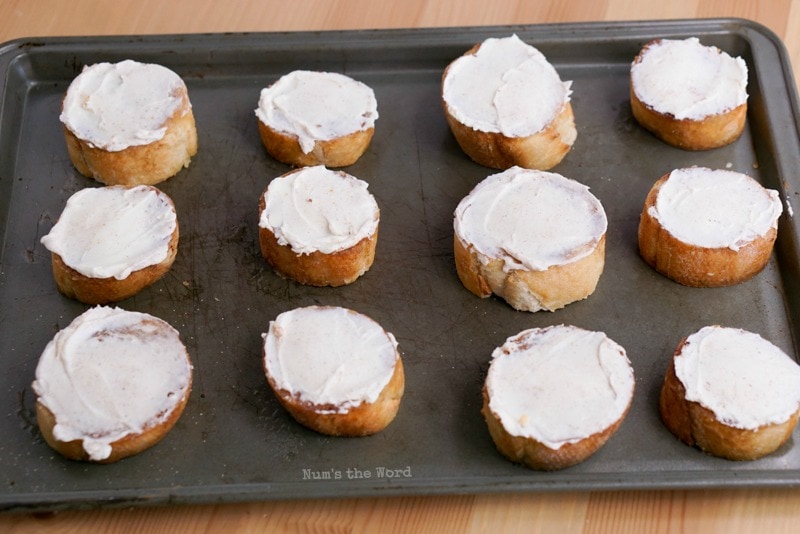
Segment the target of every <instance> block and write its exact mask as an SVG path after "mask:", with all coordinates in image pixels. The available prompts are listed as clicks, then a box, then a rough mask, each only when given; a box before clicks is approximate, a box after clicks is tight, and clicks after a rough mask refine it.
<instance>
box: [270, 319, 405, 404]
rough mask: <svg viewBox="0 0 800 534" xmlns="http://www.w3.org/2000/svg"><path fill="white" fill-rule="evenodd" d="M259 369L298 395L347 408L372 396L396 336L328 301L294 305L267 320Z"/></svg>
mask: <svg viewBox="0 0 800 534" xmlns="http://www.w3.org/2000/svg"><path fill="white" fill-rule="evenodd" d="M262 337H263V338H264V354H265V369H266V372H267V374H268V376H269V377H271V378H272V380H273V381H274V383H275V385H276V386H277V387H278V388H279V389H281V390H285V391H288V392H289V393H290V394H291V395H293V396H295V397H296V398H299V399H300V400H302V401H307V402H310V403H313V404H316V405H318V406H330V409H327V408H326V409H325V410H324V411H322V413H347V412H349V411H350V410H351V409H352V408H355V407H357V406H359V405H360V404H361V403H365V402H366V403H372V402H375V401H376V400H377V399H378V397H379V396H380V393H381V391H383V389H384V388H385V387H386V385H387V384H388V383H389V380H390V379H391V378H392V375H393V374H394V370H395V365H396V364H397V358H398V354H397V341H396V340H395V338H394V336H393V335H392V334H391V333H389V332H386V331H385V330H384V329H383V328H382V327H381V326H380V325H379V324H378V323H376V322H375V321H373V320H372V319H370V318H369V317H367V316H366V315H363V314H361V313H358V312H355V311H353V310H349V309H346V308H340V307H334V306H309V307H305V308H296V309H294V310H290V311H287V312H284V313H281V314H280V315H278V316H277V318H276V319H275V320H274V321H271V322H270V325H269V331H268V332H267V333H266V334H262Z"/></svg>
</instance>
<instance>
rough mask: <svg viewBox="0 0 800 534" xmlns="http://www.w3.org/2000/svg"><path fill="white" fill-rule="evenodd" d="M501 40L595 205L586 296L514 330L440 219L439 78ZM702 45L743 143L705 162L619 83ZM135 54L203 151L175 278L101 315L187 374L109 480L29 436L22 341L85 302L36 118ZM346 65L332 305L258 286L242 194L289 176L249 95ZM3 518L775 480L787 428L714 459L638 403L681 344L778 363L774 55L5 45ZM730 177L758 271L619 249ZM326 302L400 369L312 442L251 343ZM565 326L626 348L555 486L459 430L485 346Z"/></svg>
mask: <svg viewBox="0 0 800 534" xmlns="http://www.w3.org/2000/svg"><path fill="white" fill-rule="evenodd" d="M512 33H516V34H518V35H519V36H520V37H521V38H522V39H524V40H525V41H527V42H529V43H531V44H533V45H535V46H537V47H538V48H539V49H540V50H542V51H543V52H544V53H545V55H546V56H547V57H548V58H549V59H550V61H551V62H552V63H553V64H554V65H555V66H556V68H557V69H558V71H559V73H560V74H561V76H562V78H563V79H565V80H573V91H574V93H573V106H574V111H575V116H576V122H577V128H578V139H577V142H576V143H575V145H574V147H573V150H572V151H571V152H570V153H569V154H568V155H567V157H566V159H565V160H564V161H563V162H562V163H561V164H559V165H558V166H557V167H556V168H555V169H554V171H556V172H559V173H561V174H563V175H565V176H568V177H570V178H574V179H576V180H579V181H581V182H583V183H585V184H587V185H589V186H590V188H591V190H592V191H593V193H594V194H595V195H596V196H597V197H598V198H599V199H600V200H601V202H602V203H603V205H604V206H605V209H606V211H607V213H608V218H609V230H608V243H607V260H606V266H605V272H604V273H603V275H602V277H601V279H600V283H599V285H598V288H597V291H596V292H595V293H594V294H593V295H592V296H591V297H589V298H588V299H586V300H584V301H581V302H577V303H574V304H571V305H569V306H567V307H566V308H564V309H562V310H559V311H557V312H554V313H550V312H539V313H535V314H533V313H527V312H517V311H515V310H513V309H511V308H510V307H509V306H508V305H507V304H506V303H505V302H503V301H502V300H499V299H497V298H488V299H479V298H477V297H475V296H473V295H472V294H471V293H469V292H468V291H467V290H466V289H464V288H463V287H462V285H461V283H460V282H459V280H458V278H457V276H456V272H455V267H454V263H453V254H452V238H453V234H452V213H453V210H454V208H455V206H456V205H457V203H458V201H459V200H460V199H461V198H462V197H463V196H464V195H465V194H466V193H467V192H468V191H469V190H470V189H471V188H472V187H473V186H474V185H475V184H477V183H478V182H479V181H480V180H482V179H483V178H484V177H486V176H487V175H488V174H491V173H493V172H496V171H493V170H491V169H487V168H484V167H481V166H479V165H476V164H474V163H472V162H471V161H470V160H469V159H468V158H467V157H466V156H464V154H463V153H462V152H461V151H460V150H459V148H458V146H457V145H456V143H455V141H454V139H453V137H452V136H451V134H450V132H449V130H448V128H447V125H446V123H445V120H444V117H443V114H442V110H441V105H440V100H439V83H440V79H441V73H442V70H443V69H444V67H445V66H446V65H447V63H449V62H450V61H451V60H452V59H454V58H455V57H456V56H458V55H460V54H462V53H463V52H464V51H466V50H467V49H468V48H470V47H471V46H472V45H473V44H475V43H477V42H480V41H482V40H483V39H484V38H486V37H496V36H506V35H511V34H512ZM689 36H697V37H700V38H701V40H702V42H704V43H706V44H713V45H717V46H719V47H720V48H722V49H724V50H726V51H728V52H729V53H731V54H735V55H740V56H742V57H743V58H744V59H745V60H746V61H747V64H748V67H749V71H750V81H749V88H748V90H749V94H750V100H749V112H748V121H747V127H746V130H745V132H744V134H743V136H742V137H741V138H740V139H739V140H738V141H736V142H735V143H734V144H733V145H730V146H728V147H724V148H720V149H717V150H712V151H707V152H698V153H691V152H684V151H681V150H678V149H675V148H671V147H668V146H666V145H664V144H663V143H661V142H659V141H658V140H656V139H655V138H654V137H653V136H652V135H650V134H648V133H647V132H645V131H644V130H643V129H641V128H640V127H639V126H638V125H637V124H636V123H635V122H634V120H633V118H632V117H631V113H630V110H629V99H628V81H627V76H628V70H629V66H630V62H631V60H632V59H633V57H634V56H635V55H636V53H637V52H638V50H639V49H640V47H641V46H642V45H643V44H644V43H645V42H647V41H649V40H650V39H653V38H656V37H671V38H683V37H689ZM125 58H133V59H137V60H140V61H149V62H157V63H161V64H164V65H166V66H168V67H170V68H172V69H174V70H175V71H176V72H178V73H179V74H180V75H181V76H182V77H183V78H184V79H185V80H186V82H187V84H188V87H189V94H190V98H191V101H192V104H193V106H194V112H195V116H196V121H197V129H198V132H199V141H200V151H199V153H198V155H197V156H196V157H195V158H194V160H193V161H192V164H191V166H190V167H189V168H188V169H185V170H183V171H182V172H180V174H178V175H177V176H175V177H173V178H171V179H170V180H168V181H167V182H164V183H163V184H161V188H162V189H163V190H164V191H166V192H167V193H168V194H169V195H170V196H171V197H172V198H173V199H174V201H175V203H176V205H177V210H178V216H179V220H180V225H181V241H180V248H179V252H178V257H177V260H176V261H175V264H174V266H173V268H172V271H171V272H170V273H169V274H168V275H167V276H166V277H165V278H164V279H163V280H161V281H160V282H158V283H157V284H156V285H154V286H152V287H150V288H148V289H146V290H145V291H143V292H142V293H140V294H139V295H137V296H135V297H133V298H131V299H128V300H126V301H123V302H121V303H120V304H119V305H120V306H121V307H123V308H126V309H131V310H139V311H145V312H148V313H152V314H154V315H157V316H159V317H161V318H163V319H165V320H167V321H169V322H170V323H171V324H172V325H174V326H175V327H176V328H177V329H178V330H179V331H180V333H181V335H182V338H183V340H184V341H185V343H186V345H187V346H188V349H189V351H190V353H191V355H192V357H193V360H194V363H195V381H194V389H193V392H192V395H191V398H190V401H189V404H188V407H187V409H186V411H185V413H184V415H183V417H182V418H181V420H180V421H179V422H178V424H177V425H176V427H175V428H174V429H173V430H172V432H171V433H170V434H169V435H168V436H167V437H166V438H165V439H164V440H163V441H162V442H161V443H160V444H158V445H157V446H156V447H154V448H152V449H150V450H148V451H146V452H144V453H142V454H140V455H138V456H136V457H132V458H128V459H126V460H123V461H121V462H118V463H116V464H113V465H103V466H100V465H88V464H83V463H76V462H71V461H67V460H64V459H62V458H61V457H60V456H59V455H57V454H55V453H54V452H53V451H51V450H50V449H49V448H48V446H47V445H46V444H45V443H44V441H43V440H42V438H41V436H40V434H39V432H38V430H37V429H36V426H35V419H34V411H33V401H34V398H33V394H32V391H31V388H30V384H31V381H32V380H33V377H34V370H35V366H36V362H37V360H38V357H39V355H40V354H41V351H42V349H43V348H44V346H45V345H46V343H47V342H48V341H49V340H50V338H51V337H52V336H53V335H54V334H55V333H56V331H57V330H59V329H60V328H63V327H64V326H66V325H67V324H68V323H69V322H70V321H72V319H73V318H74V317H76V316H77V315H79V314H80V313H81V312H83V311H84V310H85V309H86V306H84V305H82V304H79V303H77V302H74V301H71V300H69V299H67V298H64V297H62V296H61V295H59V294H58V292H57V291H56V288H55V284H54V282H53V280H52V275H51V271H50V258H49V254H48V253H47V251H46V250H45V249H44V248H43V246H42V245H41V244H40V243H39V239H40V237H41V236H42V235H43V234H45V233H46V232H48V231H49V229H50V227H51V226H52V224H53V223H54V220H55V219H56V218H57V216H58V215H59V213H60V212H61V209H62V208H63V206H64V203H65V201H66V199H67V198H68V197H69V196H70V195H71V194H72V193H74V192H75V191H77V190H79V189H81V188H83V187H90V186H94V185H96V184H95V183H94V182H92V181H91V180H88V179H86V178H83V177H81V176H80V175H78V174H77V173H76V171H75V170H74V169H73V168H72V166H71V165H70V162H69V159H68V157H67V152H66V148H65V144H64V139H63V136H62V132H61V126H60V123H59V120H58V114H59V106H60V101H61V98H62V95H63V93H64V91H65V90H66V88H67V85H68V84H69V82H70V81H71V80H72V79H73V78H74V76H76V75H77V73H78V72H79V71H80V69H81V67H82V66H83V65H85V64H91V63H95V62H98V61H119V60H122V59H125ZM301 68H302V69H315V70H330V71H338V72H343V73H346V74H348V75H350V76H352V77H354V78H357V79H359V80H361V81H364V82H365V83H367V84H369V85H371V86H372V87H373V88H374V89H375V92H376V95H377V98H378V106H379V113H380V118H379V119H378V121H377V126H376V132H375V136H374V138H373V141H372V144H371V145H370V147H369V149H368V151H367V152H366V154H365V155H364V156H363V157H362V158H361V159H360V160H359V161H358V162H357V163H356V164H355V165H352V166H351V167H348V168H347V169H346V170H347V171H348V172H350V173H351V174H353V175H355V176H357V177H359V178H361V179H363V180H365V181H367V182H369V184H370V190H371V191H372V193H373V194H374V195H375V197H376V198H377V200H378V203H379V205H380V208H381V229H380V239H379V242H378V247H377V255H376V260H375V263H374V265H373V267H372V269H371V270H370V271H369V272H368V273H367V274H366V275H365V276H363V277H362V278H360V279H359V280H358V281H357V282H356V283H354V284H352V285H350V286H346V287H342V288H310V287H303V286H300V285H297V284H295V283H293V282H290V281H287V280H283V279H281V278H279V277H278V276H276V275H275V274H274V273H273V272H272V271H271V270H270V269H269V268H268V267H267V266H266V265H265V263H264V261H263V260H262V259H261V257H260V255H259V251H258V244H257V232H256V212H257V203H258V201H257V199H258V196H259V194H260V193H261V191H262V190H263V188H264V187H265V186H266V184H267V183H268V182H269V180H271V179H272V178H274V177H276V176H278V175H280V174H282V173H284V172H286V171H287V170H289V169H288V167H287V166H285V165H282V164H279V163H277V162H275V161H274V160H272V159H271V158H270V157H269V156H268V155H267V154H266V153H265V151H264V149H263V148H262V146H261V144H260V140H259V136H258V132H257V127H256V119H255V116H254V112H253V110H254V109H255V106H256V103H257V100H258V96H259V91H260V89H261V88H262V87H263V86H265V85H267V84H269V83H271V82H272V81H274V80H275V79H277V78H278V77H279V76H280V75H282V74H284V73H286V72H288V71H290V70H294V69H301ZM0 75H2V91H3V92H2V98H1V99H0V105H2V108H0V225H2V233H1V235H2V248H1V249H0V406H2V414H1V415H0V436H2V439H0V473H2V474H0V509H4V510H29V509H61V508H75V507H83V508H85V507H96V506H112V505H125V506H130V505H148V504H159V503H209V502H212V503H213V502H230V501H242V500H258V499H272V498H295V497H299V498H314V497H331V496H363V495H409V494H414V495H420V494H441V493H452V494H455V493H474V492H495V491H555V490H593V489H637V488H638V489H640V488H709V487H742V486H759V487H761V486H764V487H766V486H771V487H774V486H795V485H798V484H800V443H798V442H799V441H800V430H799V431H796V432H795V433H794V437H793V439H792V440H791V441H790V442H789V443H788V444H787V445H786V446H784V447H783V448H781V449H780V450H779V451H777V452H776V453H774V454H772V455H770V456H769V457H767V458H764V459H761V460H758V461H754V462H747V463H741V462H730V461H727V460H721V459H716V458H713V457H710V456H708V455H706V454H703V453H702V452H700V451H698V450H696V449H693V448H690V447H687V446H685V445H683V444H681V443H680V442H678V441H677V439H675V438H674V437H672V435H671V434H670V433H669V432H668V431H667V430H666V429H665V428H664V427H663V426H662V424H661V422H660V420H659V416H658V409H657V397H658V391H659V388H660V384H661V381H662V377H663V374H664V371H665V370H666V366H667V363H668V360H669V357H670V356H671V354H672V352H673V350H674V349H675V347H676V345H677V343H678V342H679V340H680V339H681V338H682V337H683V336H685V335H688V334H689V333H692V332H694V331H695V330H697V329H699V328H700V327H702V326H704V325H707V324H724V325H727V326H736V327H742V328H746V329H748V330H751V331H754V332H758V333H760V334H761V335H763V336H764V337H766V338H768V339H770V340H771V341H773V342H774V343H776V344H777V345H779V346H780V347H782V348H783V349H784V350H786V351H787V352H788V353H789V354H791V355H793V356H794V357H795V358H796V357H797V339H798V335H797V334H798V330H797V329H798V321H797V319H798V308H797V304H798V302H800V299H798V290H799V288H798V280H800V277H798V259H799V256H798V225H797V221H796V220H795V218H794V217H793V215H792V214H793V211H794V210H793V205H794V204H796V203H797V201H798V200H797V196H798V194H799V193H798V191H800V189H799V187H800V183H799V182H798V178H797V173H796V170H797V169H798V168H800V142H798V109H797V95H796V90H795V82H794V79H793V76H792V73H791V69H790V66H789V63H788V61H787V54H786V52H785V49H784V47H783V45H782V44H781V42H780V41H779V40H778V39H777V38H776V37H775V35H773V34H772V33H771V32H769V31H768V30H766V29H765V28H763V27H761V26H759V25H757V24H754V23H751V22H748V21H745V20H738V19H733V20H732V19H714V20H694V21H658V22H641V23H637V22H633V23H586V24H563V25H532V26H503V27H473V28H448V29H415V30H387V31H348V32H323V33H319V32H313V33H312V32H307V33H306V32H299V33H267V34H259V33H250V34H225V35H177V36H176V35H171V36H145V37H140V36H136V37H97V38H92V37H85V38H46V39H25V40H17V41H13V42H10V43H6V44H5V45H4V46H3V47H2V48H0ZM689 165H705V166H709V167H713V168H730V169H733V170H737V171H741V172H745V173H748V174H750V175H751V176H754V177H755V178H757V179H758V180H759V181H760V182H761V183H763V184H764V185H765V186H767V187H770V188H774V189H777V190H778V191H780V193H781V197H782V199H783V201H784V207H785V213H784V216H783V217H782V219H781V221H780V229H779V236H778V241H777V244H776V248H775V253H774V254H773V257H772V259H771V261H770V263H769V265H768V266H767V268H766V269H765V271H763V272H762V273H760V274H759V275H758V276H757V277H756V278H754V279H752V280H750V281H748V282H746V283H743V284H741V285H738V286H734V287H730V288H721V289H693V288H687V287H682V286H680V285H678V284H676V283H674V282H671V281H669V280H667V279H666V278H664V277H662V276H660V275H659V274H657V273H655V272H654V271H653V270H652V269H650V268H649V267H648V266H647V265H645V264H644V262H643V261H642V260H641V259H640V258H639V256H638V253H637V246H636V231H637V225H638V220H639V213H640V211H641V207H642V203H643V201H644V198H645V195H646V193H647V191H648V190H649V188H650V186H651V185H652V184H653V182H654V181H655V180H656V179H657V178H658V177H660V176H661V175H662V174H664V173H665V172H668V171H669V170H672V169H674V168H677V167H682V166H689ZM310 304H328V305H339V306H346V307H350V308H353V309H355V310H358V311H360V312H362V313H365V314H367V315H369V316H371V317H373V318H374V319H376V320H377V321H378V322H379V323H381V325H383V327H384V328H386V329H387V330H388V331H390V332H392V333H393V334H394V335H395V336H396V338H397V340H398V342H399V346H400V350H401V353H402V356H403V360H404V362H405V368H406V393H405V396H404V399H403V402H402V405H401V408H400V411H399V414H398V415H397V418H396V419H395V421H394V422H393V423H392V424H391V425H390V426H389V427H388V428H387V429H386V430H385V431H384V432H382V433H380V434H378V435H375V436H372V437H367V438H357V439H352V438H331V437H325V436H322V435H319V434H316V433H314V432H312V431H310V430H307V429H305V428H303V427H301V426H300V425H299V424H297V423H295V422H294V421H293V420H292V419H291V418H290V417H289V416H288V415H287V414H286V413H285V412H284V411H283V410H282V409H281V408H280V407H279V405H278V403H277V401H276V400H275V399H274V398H273V396H272V394H271V393H270V392H269V390H268V387H267V384H266V380H265V378H264V376H263V373H262V371H261V362H260V344H261V337H260V335H261V333H262V332H264V331H266V329H267V325H268V323H269V321H270V320H271V319H273V318H274V317H275V316H276V315H277V314H278V313H280V312H282V311H285V310H287V309H291V308H294V307H297V306H304V305H310ZM562 323H564V324H574V325H576V326H580V327H583V328H588V329H593V330H602V331H604V332H606V333H607V334H608V335H609V336H610V337H611V338H612V339H614V340H616V341H617V342H618V343H620V344H621V345H622V346H624V347H625V348H626V349H627V352H628V355H629V357H630V359H631V361H632V363H633V367H634V371H635V374H636V394H635V399H634V402H633V406H632V409H631V411H630V413H629V415H628V417H627V419H626V420H625V422H624V424H623V425H622V427H621V428H620V430H619V431H618V432H617V434H616V435H614V436H613V437H612V439H611V440H610V441H609V442H608V443H607V444H606V446H605V447H604V448H602V449H601V450H600V451H599V452H598V453H597V454H595V455H594V456H593V457H591V458H589V459H588V460H587V461H585V462H584V463H582V464H580V465H578V466H575V467H573V468H570V469H566V470H563V471H558V472H551V473H547V472H536V471H532V470H529V469H527V468H524V467H521V466H518V465H514V464H512V463H510V462H508V461H506V460H505V459H503V458H502V457H501V456H500V455H499V454H498V453H497V452H496V450H495V448H494V446H493V444H492V442H491V439H490V438H489V435H488V433H487V431H486V428H485V425H484V422H483V419H482V417H481V415H480V411H479V410H480V404H481V396H480V390H481V385H482V381H483V378H484V375H485V372H486V369H487V366H488V361H489V357H490V354H491V352H492V350H493V349H494V347H496V346H497V345H499V344H501V343H502V342H503V341H504V340H505V339H506V338H507V337H508V336H510V335H513V334H516V333H517V332H519V331H520V330H522V329H524V328H529V327H534V326H546V325H551V324H562Z"/></svg>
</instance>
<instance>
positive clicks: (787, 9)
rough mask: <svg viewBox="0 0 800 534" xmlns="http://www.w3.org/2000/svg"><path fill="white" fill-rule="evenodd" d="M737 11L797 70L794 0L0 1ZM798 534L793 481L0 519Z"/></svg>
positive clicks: (89, 23) (75, 9) (168, 18)
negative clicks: (772, 37)
mask: <svg viewBox="0 0 800 534" xmlns="http://www.w3.org/2000/svg"><path fill="white" fill-rule="evenodd" d="M706 17H742V18H747V19H751V20H754V21H756V22H759V23H761V24H763V25H765V26H766V27H768V28H769V29H771V30H772V31H774V32H775V33H776V34H777V35H778V36H779V37H781V38H782V39H783V40H784V43H785V44H786V47H787V49H788V51H789V53H790V56H791V60H792V64H793V65H794V70H795V71H797V70H798V68H800V63H799V62H800V1H792V0H769V1H767V0H760V1H759V0H751V1H747V0H702V1H701V0H669V1H666V0H656V1H653V0H638V1H636V0H541V1H531V0H514V1H512V0H491V1H489V0H464V1H427V0H397V1H378V0H291V1H286V0H225V1H224V2H223V1H216V0H167V1H164V0H69V1H64V0H2V1H1V2H0V41H2V42H5V41H8V40H10V39H14V38H18V37H33V36H66V35H77V36H81V35H113V34H119V35H131V34H153V33H195V32H237V31H276V30H331V29H366V28H404V27H437V26H474V25H494V24H530V23H546V22H578V21H600V20H652V19H683V18H706ZM265 531H266V532H272V531H275V532H316V531H324V532H371V531H380V532H408V531H411V532H439V533H442V532H515V531H524V532H537V531H543V532H559V533H571V532H586V533H599V532H614V533H624V532H631V533H640V532H663V533H672V532H703V533H711V532H725V533H726V534H735V533H740V532H763V533H765V534H766V533H769V534H777V533H781V532H787V533H788V532H792V533H795V532H800V488H791V489H775V490H770V489H744V490H697V491H679V490H675V491H631V492H600V491H598V492H586V493H537V494H493V495H458V496H432V497H408V498H405V497H397V498H361V499H331V500H295V501H276V502H255V503H242V504H226V505H204V506H188V505H187V506H161V507H150V508H148V507H145V508H131V509H109V510H96V511H68V512H59V513H48V514H25V513H10V514H2V515H0V532H4V533H18V532H81V533H83V532H227V533H240V532H265Z"/></svg>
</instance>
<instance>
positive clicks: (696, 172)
mask: <svg viewBox="0 0 800 534" xmlns="http://www.w3.org/2000/svg"><path fill="white" fill-rule="evenodd" d="M782 212H783V205H782V204H781V201H780V198H779V196H778V192H777V191H774V190H772V189H765V188H764V187H763V186H762V185H761V184H759V183H758V182H756V181H755V180H754V179H753V178H751V177H749V176H747V175H746V174H741V173H737V172H734V171H727V170H712V169H708V168H705V167H689V168H686V169H676V170H674V171H672V172H671V173H670V175H669V177H668V178H667V179H666V180H665V181H664V182H663V183H662V184H661V187H660V189H659V191H658V196H657V197H656V201H655V205H653V206H651V207H649V208H648V213H649V214H650V216H651V217H653V218H654V219H655V220H657V221H658V222H659V223H660V224H661V226H662V227H663V228H664V229H665V230H667V231H668V232H669V233H670V234H672V235H673V236H674V237H676V238H677V239H679V240H681V241H683V242H684V243H688V244H691V245H695V246H698V247H705V248H729V249H731V250H734V251H736V250H739V249H740V248H741V247H742V246H744V245H746V244H747V243H749V242H751V241H753V240H754V239H756V238H758V237H761V236H764V235H766V234H767V232H769V231H770V229H772V228H777V226H778V218H779V217H780V216H781V213H782Z"/></svg>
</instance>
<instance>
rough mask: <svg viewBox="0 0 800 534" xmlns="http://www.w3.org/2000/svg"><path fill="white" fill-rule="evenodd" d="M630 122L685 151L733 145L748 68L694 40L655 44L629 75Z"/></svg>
mask: <svg viewBox="0 0 800 534" xmlns="http://www.w3.org/2000/svg"><path fill="white" fill-rule="evenodd" d="M630 100H631V111H632V112H633V116H634V118H635V119H636V120H637V121H638V122H639V124H641V125H642V126H643V127H645V128H646V129H647V130H649V131H651V132H652V133H654V134H655V135H656V137H658V138H659V139H661V140H662V141H664V142H666V143H668V144H670V145H673V146H676V147H678V148H682V149H684V150H708V149H712V148H718V147H721V146H725V145H728V144H730V143H732V142H734V141H735V140H736V139H738V138H739V136H740V135H741V134H742V132H743V131H744V126H745V121H746V118H747V65H746V63H745V62H744V60H743V59H741V58H738V57H737V58H733V57H731V56H729V55H728V54H726V53H725V52H723V51H722V50H720V49H718V48H716V47H714V46H704V45H702V44H701V43H700V41H699V40H698V39H697V38H696V37H692V38H689V39H684V40H672V39H656V40H654V41H650V42H649V43H647V44H646V45H645V46H644V47H643V48H642V50H641V51H640V52H639V54H638V55H637V56H636V58H635V59H634V61H633V63H632V65H631V73H630Z"/></svg>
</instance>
